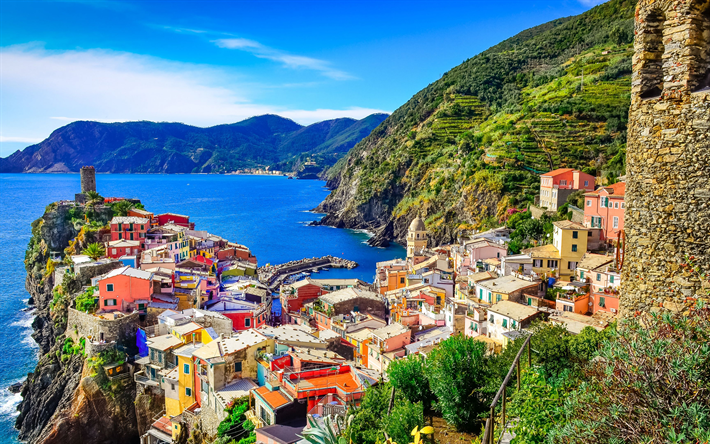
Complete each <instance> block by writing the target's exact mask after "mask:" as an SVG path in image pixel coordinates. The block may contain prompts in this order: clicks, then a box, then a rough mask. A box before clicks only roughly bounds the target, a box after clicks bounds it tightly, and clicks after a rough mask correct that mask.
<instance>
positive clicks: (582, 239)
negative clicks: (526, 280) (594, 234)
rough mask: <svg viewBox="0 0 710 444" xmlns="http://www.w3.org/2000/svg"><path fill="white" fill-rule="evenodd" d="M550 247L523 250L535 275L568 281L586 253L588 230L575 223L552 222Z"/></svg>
mask: <svg viewBox="0 0 710 444" xmlns="http://www.w3.org/2000/svg"><path fill="white" fill-rule="evenodd" d="M553 225H554V231H553V236H552V244H551V245H542V246H540V247H534V248H529V249H527V250H523V253H525V254H527V255H529V256H530V258H531V259H532V261H533V263H532V270H533V272H534V273H536V274H537V275H548V276H556V277H559V278H562V279H567V280H570V279H572V278H573V276H574V274H575V270H576V269H577V266H578V264H579V262H580V261H581V260H582V257H583V256H584V254H585V253H586V252H587V238H588V231H589V230H588V229H587V228H586V227H584V226H583V225H580V224H578V223H576V222H572V221H568V220H563V221H558V222H553Z"/></svg>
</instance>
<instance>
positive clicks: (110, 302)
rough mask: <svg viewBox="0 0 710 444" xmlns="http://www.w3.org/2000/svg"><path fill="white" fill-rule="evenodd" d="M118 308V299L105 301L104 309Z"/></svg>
mask: <svg viewBox="0 0 710 444" xmlns="http://www.w3.org/2000/svg"><path fill="white" fill-rule="evenodd" d="M115 306H116V299H106V300H105V301H104V307H115Z"/></svg>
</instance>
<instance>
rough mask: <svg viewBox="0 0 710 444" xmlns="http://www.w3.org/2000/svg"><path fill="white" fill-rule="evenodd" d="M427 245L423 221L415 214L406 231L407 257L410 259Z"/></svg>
mask: <svg viewBox="0 0 710 444" xmlns="http://www.w3.org/2000/svg"><path fill="white" fill-rule="evenodd" d="M426 247H427V233H426V226H425V225H424V221H423V220H421V219H420V218H419V216H417V217H416V218H414V220H413V221H412V223H411V224H409V231H408V232H407V259H412V258H413V257H414V256H416V255H417V254H419V253H420V252H421V251H422V250H424V249H425V248H426Z"/></svg>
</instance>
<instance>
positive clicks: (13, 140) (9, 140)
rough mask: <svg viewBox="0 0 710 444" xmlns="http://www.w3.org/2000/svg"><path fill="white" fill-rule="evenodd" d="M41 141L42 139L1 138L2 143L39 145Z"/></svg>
mask: <svg viewBox="0 0 710 444" xmlns="http://www.w3.org/2000/svg"><path fill="white" fill-rule="evenodd" d="M41 141H42V139H40V138H37V137H16V136H0V142H21V143H39V142H41Z"/></svg>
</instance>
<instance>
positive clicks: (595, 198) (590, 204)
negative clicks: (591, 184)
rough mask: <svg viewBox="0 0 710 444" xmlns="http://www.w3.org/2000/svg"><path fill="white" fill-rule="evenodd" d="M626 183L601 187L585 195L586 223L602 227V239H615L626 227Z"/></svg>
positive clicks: (594, 226) (590, 226)
mask: <svg viewBox="0 0 710 444" xmlns="http://www.w3.org/2000/svg"><path fill="white" fill-rule="evenodd" d="M625 191H626V183H625V182H619V183H615V184H614V185H609V186H608V187H601V188H599V189H598V190H596V191H593V192H591V193H586V194H585V195H584V225H585V226H586V227H588V228H601V240H603V241H615V240H617V239H618V238H619V233H621V231H622V230H623V229H624V212H625V210H626V208H625V205H624V192H625Z"/></svg>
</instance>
